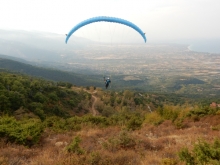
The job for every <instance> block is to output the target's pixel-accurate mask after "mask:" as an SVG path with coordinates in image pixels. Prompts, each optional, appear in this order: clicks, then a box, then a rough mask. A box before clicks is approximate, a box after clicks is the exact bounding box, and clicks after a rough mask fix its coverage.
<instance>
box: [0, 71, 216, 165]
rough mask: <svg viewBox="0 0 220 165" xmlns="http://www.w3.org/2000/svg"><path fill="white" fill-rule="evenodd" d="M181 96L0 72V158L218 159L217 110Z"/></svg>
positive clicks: (80, 162)
mask: <svg viewBox="0 0 220 165" xmlns="http://www.w3.org/2000/svg"><path fill="white" fill-rule="evenodd" d="M174 100H175V101H174ZM184 100H185V99H183V98H178V99H176V97H175V96H173V95H171V96H170V95H162V94H160V95H158V94H151V93H139V92H133V91H129V90H124V91H106V90H102V89H99V88H94V87H87V88H81V87H78V86H73V85H72V84H71V83H66V82H58V83H54V82H53V81H46V80H43V79H39V78H34V77H30V76H26V75H22V74H15V73H7V72H0V115H1V116H0V137H1V138H0V148H1V152H0V164H11V163H12V162H13V163H14V164H31V165H32V164H33V165H34V164H46V165H50V164H57V165H58V164H66V165H69V164H76V165H93V164H97V165H111V164H118V165H127V164H137V165H139V164H140V165H141V164H155V165H161V164H163V165H167V164H168V165H177V164H180V165H183V164H192V165H194V164H216V165H217V164H219V163H220V159H219V158H220V157H219V154H220V151H219V148H220V136H219V131H220V115H219V114H220V109H219V108H217V107H216V108H212V107H209V104H210V103H207V104H206V105H203V106H201V105H196V104H195V103H194V104H193V103H192V104H191V105H190V104H188V102H184ZM185 101H186V100H185ZM180 102H182V103H181V104H180ZM174 103H175V104H176V105H174Z"/></svg>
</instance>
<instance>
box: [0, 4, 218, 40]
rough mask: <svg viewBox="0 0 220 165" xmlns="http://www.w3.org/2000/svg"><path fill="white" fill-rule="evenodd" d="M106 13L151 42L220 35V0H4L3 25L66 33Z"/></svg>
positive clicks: (1, 6) (104, 27)
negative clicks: (126, 22)
mask: <svg viewBox="0 0 220 165" xmlns="http://www.w3.org/2000/svg"><path fill="white" fill-rule="evenodd" d="M100 15H103V16H114V17H120V18H123V19H126V20H129V21H131V22H133V23H135V24H136V25H138V26H139V27H140V28H141V29H142V30H143V31H144V32H146V37H147V39H148V41H157V40H160V39H161V40H178V39H189V38H194V39H195V38H196V39H211V38H220V0H0V29H20V30H37V31H47V32H53V33H59V34H66V33H68V32H69V31H70V29H71V28H72V27H73V26H74V25H76V24H77V23H79V22H80V21H82V20H85V19H87V18H90V17H94V16H100ZM108 26H109V25H106V23H105V24H104V25H102V24H100V26H99V25H98V24H96V25H87V26H86V27H84V28H83V29H82V30H81V31H79V30H78V31H77V32H76V34H75V35H78V36H83V37H85V36H88V37H89V38H90V39H93V37H96V39H97V35H99V32H98V34H97V33H96V34H94V32H92V33H91V31H90V30H91V29H93V30H94V29H95V28H96V30H97V29H98V30H99V31H100V29H101V30H102V32H103V33H106V32H107V33H108ZM111 26H112V25H111ZM121 26H123V25H120V26H114V27H110V28H112V29H114V30H113V31H114V33H115V35H116V36H117V32H120V33H121V32H122V31H126V30H127V29H126V30H124V29H122V27H121ZM127 31H128V32H126V33H128V34H129V35H131V36H138V39H139V40H141V41H142V38H141V37H140V36H139V34H138V33H136V32H134V33H133V31H132V30H131V31H132V32H130V29H129V30H127ZM85 33H86V34H85ZM111 33H112V32H111ZM88 34H89V35H88ZM124 35H126V34H124Z"/></svg>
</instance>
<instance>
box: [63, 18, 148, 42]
mask: <svg viewBox="0 0 220 165" xmlns="http://www.w3.org/2000/svg"><path fill="white" fill-rule="evenodd" d="M103 21H104V22H113V23H120V24H123V25H126V26H129V27H131V28H133V29H134V30H136V31H137V32H138V33H139V34H140V35H141V36H142V38H143V39H144V41H145V42H146V41H147V39H146V36H145V33H144V32H143V31H142V30H141V29H140V28H139V27H138V26H137V25H135V24H133V23H132V22H129V21H127V20H124V19H121V18H116V17H107V16H99V17H93V18H89V19H87V20H84V21H82V22H80V23H79V24H77V25H76V26H74V27H73V28H72V29H71V30H70V32H69V33H68V34H67V35H66V43H67V42H68V40H69V38H70V36H71V35H72V34H73V33H74V32H75V31H76V30H78V29H79V28H81V27H83V26H85V25H88V24H90V23H94V22H103Z"/></svg>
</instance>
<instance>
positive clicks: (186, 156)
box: [179, 139, 220, 165]
mask: <svg viewBox="0 0 220 165" xmlns="http://www.w3.org/2000/svg"><path fill="white" fill-rule="evenodd" d="M179 157H180V160H182V161H184V162H186V164H189V165H194V164H212V165H218V164H220V140H218V139H216V140H215V141H214V143H213V144H208V143H207V142H205V141H201V140H200V141H199V142H198V143H197V144H195V145H194V148H193V150H192V151H191V152H190V151H189V150H188V149H187V148H183V149H182V150H181V151H180V152H179Z"/></svg>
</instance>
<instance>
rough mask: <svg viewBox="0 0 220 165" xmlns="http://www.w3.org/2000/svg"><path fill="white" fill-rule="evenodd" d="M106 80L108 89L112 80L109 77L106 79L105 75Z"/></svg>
mask: <svg viewBox="0 0 220 165" xmlns="http://www.w3.org/2000/svg"><path fill="white" fill-rule="evenodd" d="M104 81H105V89H107V88H108V86H109V84H110V83H111V80H110V78H109V77H108V78H107V79H105V77H104Z"/></svg>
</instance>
